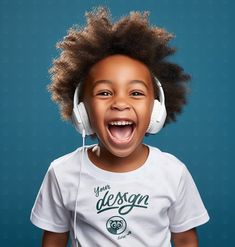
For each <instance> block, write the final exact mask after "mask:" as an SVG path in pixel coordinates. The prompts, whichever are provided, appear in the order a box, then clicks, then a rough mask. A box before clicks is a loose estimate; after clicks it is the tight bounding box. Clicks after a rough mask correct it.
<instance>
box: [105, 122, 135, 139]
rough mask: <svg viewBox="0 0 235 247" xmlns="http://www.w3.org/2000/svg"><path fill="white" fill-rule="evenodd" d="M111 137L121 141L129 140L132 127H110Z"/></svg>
mask: <svg viewBox="0 0 235 247" xmlns="http://www.w3.org/2000/svg"><path fill="white" fill-rule="evenodd" d="M109 131H110V133H111V135H112V136H113V137H115V138H117V139H119V140H124V139H127V138H128V137H129V136H130V135H131V133H132V127H131V126H130V125H124V126H109Z"/></svg>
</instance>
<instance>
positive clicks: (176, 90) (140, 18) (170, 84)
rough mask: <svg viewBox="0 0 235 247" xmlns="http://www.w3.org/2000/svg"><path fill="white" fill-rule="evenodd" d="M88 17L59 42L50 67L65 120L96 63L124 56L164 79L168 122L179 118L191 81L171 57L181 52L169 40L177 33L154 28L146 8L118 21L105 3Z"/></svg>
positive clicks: (53, 88)
mask: <svg viewBox="0 0 235 247" xmlns="http://www.w3.org/2000/svg"><path fill="white" fill-rule="evenodd" d="M85 16H86V19H87V25H86V26H85V27H79V26H73V27H72V28H70V29H69V30H68V34H67V36H65V37H64V38H63V40H62V41H60V42H58V43H57V48H59V49H61V53H60V56H59V57H58V58H56V59H54V61H53V66H52V67H51V68H50V70H49V72H50V74H51V84H49V85H48V90H49V91H50V92H51V93H52V100H53V101H55V102H56V103H58V104H59V106H60V110H61V116H62V119H64V120H71V115H72V109H73V95H74V91H75V89H76V87H77V85H78V83H80V82H81V81H83V80H85V78H86V75H87V74H88V72H89V69H90V68H91V66H92V65H94V64H95V63H97V62H98V61H100V60H102V59H103V58H105V57H107V56H111V55H114V54H123V55H126V56H129V57H131V58H133V59H136V60H139V61H141V62H143V63H144V64H145V65H146V66H147V67H148V68H149V70H150V71H151V72H152V73H153V74H154V75H156V77H157V78H158V79H159V80H160V81H161V84H162V87H163V89H164V93H165V104H166V109H167V119H166V122H165V124H167V123H169V122H171V121H176V114H179V113H181V112H182V107H183V105H184V104H186V102H187V100H186V94H187V92H189V91H188V90H187V89H188V88H187V87H186V86H187V84H186V82H188V81H189V80H190V76H189V74H186V73H185V72H184V70H183V69H182V68H181V67H180V66H179V65H177V64H174V63H171V62H169V61H167V60H166V58H167V57H168V56H169V55H172V54H174V53H175V51H176V49H175V47H170V46H169V44H168V43H169V41H170V40H171V39H172V38H173V37H174V36H173V34H171V33H169V32H167V31H166V30H164V29H163V28H159V27H156V26H150V24H149V20H148V17H149V12H146V11H145V12H142V13H141V12H134V11H133V12H130V13H129V15H128V16H124V17H122V18H121V19H120V20H118V21H117V22H114V23H112V21H111V20H110V19H111V14H110V11H109V10H108V8H106V7H98V8H95V9H93V10H92V11H91V12H87V13H86V14H85ZM155 93H156V89H155ZM156 97H157V95H156Z"/></svg>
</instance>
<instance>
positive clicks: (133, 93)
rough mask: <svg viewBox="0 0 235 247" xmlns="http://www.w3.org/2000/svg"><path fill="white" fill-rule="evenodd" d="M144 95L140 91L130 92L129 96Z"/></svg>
mask: <svg viewBox="0 0 235 247" xmlns="http://www.w3.org/2000/svg"><path fill="white" fill-rule="evenodd" d="M144 95H145V94H144V93H143V92H141V91H132V92H131V96H134V97H138V96H144Z"/></svg>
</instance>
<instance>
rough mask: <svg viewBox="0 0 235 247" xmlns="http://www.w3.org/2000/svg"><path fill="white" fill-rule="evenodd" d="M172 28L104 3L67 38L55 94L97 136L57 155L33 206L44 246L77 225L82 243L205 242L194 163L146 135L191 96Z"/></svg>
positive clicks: (65, 112)
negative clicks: (173, 58)
mask: <svg viewBox="0 0 235 247" xmlns="http://www.w3.org/2000/svg"><path fill="white" fill-rule="evenodd" d="M172 37H173V36H172V35H171V34H169V33H167V32H166V31H165V30H163V29H160V28H157V27H151V26H149V23H148V15H147V13H144V14H141V13H139V12H132V13H130V15H129V16H127V17H124V18H122V19H121V20H119V21H118V22H116V23H111V21H110V19H109V16H108V11H107V10H106V9H104V8H98V9H97V10H95V11H93V12H90V13H88V14H87V26H86V27H85V28H83V29H80V30H79V29H76V28H74V29H71V30H70V31H69V33H68V35H67V36H66V37H65V38H64V40H63V41H62V42H60V43H59V44H58V47H59V48H61V49H63V51H62V53H61V55H60V57H59V58H58V59H56V60H55V61H54V66H53V67H52V69H51V73H52V75H53V76H52V83H51V85H50V86H49V89H50V91H51V92H52V97H53V100H55V101H56V102H57V103H59V104H60V107H61V114H62V117H63V118H64V119H67V120H72V122H73V123H74V125H75V127H76V129H77V130H78V131H79V132H80V133H82V135H83V140H84V138H85V135H92V136H96V137H97V139H98V145H91V146H84V144H83V147H82V148H78V149H77V150H75V151H74V152H72V153H70V154H67V155H64V156H62V157H60V158H58V159H56V160H55V161H53V162H52V163H51V166H50V167H49V169H48V172H47V174H46V176H45V178H44V181H43V184H42V186H41V189H40V191H39V193H38V196H37V199H36V201H35V204H34V207H33V209H32V213H31V221H32V222H33V223H34V224H35V225H36V226H38V227H40V228H42V229H44V234H43V244H42V245H43V247H53V246H56V247H65V246H66V244H67V242H68V237H69V234H70V237H71V240H72V244H73V246H74V247H75V246H89V247H90V246H92V247H93V246H104V247H106V246H108V247H109V246H135V247H140V246H155V247H169V246H171V240H173V242H174V246H176V247H186V246H187V247H196V246H198V240H197V235H196V227H197V226H199V225H201V224H204V223H206V222H207V221H208V220H209V216H208V213H207V211H206V209H205V207H204V205H203V203H202V201H201V198H200V195H199V193H198V190H197V188H196V186H195V184H194V181H193V179H192V177H191V175H190V173H189V172H188V170H187V168H186V166H185V165H184V164H183V163H182V162H181V161H180V160H178V159H177V158H176V157H175V156H173V155H171V154H169V153H165V152H162V151H160V150H159V149H158V148H154V147H151V146H148V145H145V144H143V143H142V141H143V138H144V136H145V135H146V134H153V133H157V132H158V131H160V129H161V128H162V127H163V125H164V124H166V123H169V122H170V121H175V115H176V114H177V113H180V112H181V109H182V106H183V104H185V103H186V99H185V98H186V92H187V91H186V86H185V83H186V82H187V81H188V80H189V79H190V78H189V76H188V75H187V74H185V73H184V72H183V70H182V68H181V67H179V66H178V65H176V64H172V63H170V62H168V61H166V57H167V56H168V55H170V54H173V53H174V51H175V50H174V49H173V48H171V47H169V46H168V42H169V41H170V39H171V38H172ZM164 93H165V97H164ZM165 98H166V99H165ZM83 143H84V142H83Z"/></svg>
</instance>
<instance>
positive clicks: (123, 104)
mask: <svg viewBox="0 0 235 247" xmlns="http://www.w3.org/2000/svg"><path fill="white" fill-rule="evenodd" d="M130 108H131V106H130V104H129V102H128V100H127V99H126V97H125V96H122V95H117V96H115V97H114V99H113V102H112V104H111V109H112V110H118V111H124V110H129V109H130Z"/></svg>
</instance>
